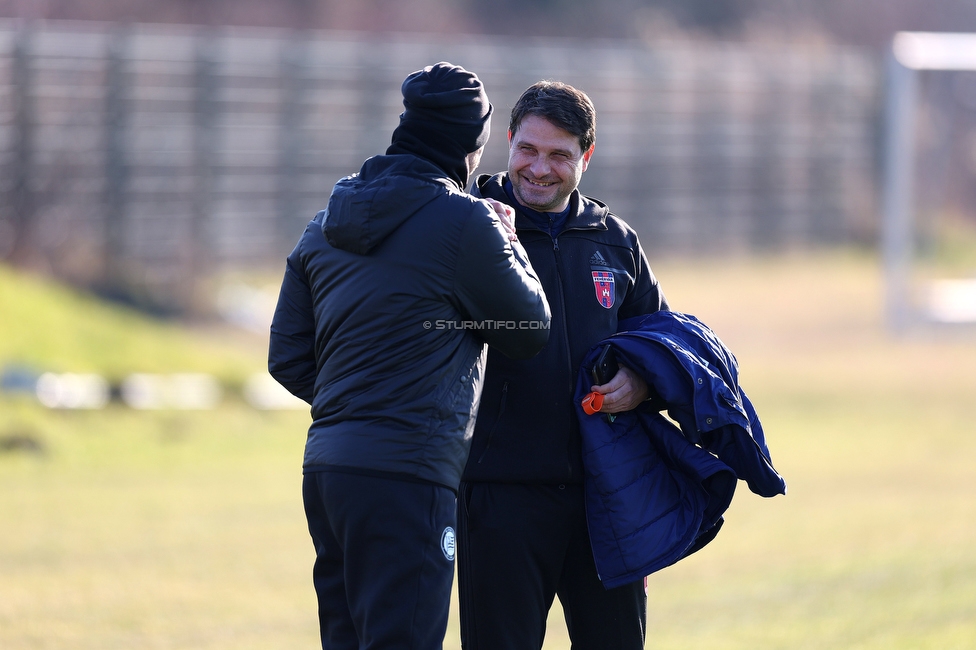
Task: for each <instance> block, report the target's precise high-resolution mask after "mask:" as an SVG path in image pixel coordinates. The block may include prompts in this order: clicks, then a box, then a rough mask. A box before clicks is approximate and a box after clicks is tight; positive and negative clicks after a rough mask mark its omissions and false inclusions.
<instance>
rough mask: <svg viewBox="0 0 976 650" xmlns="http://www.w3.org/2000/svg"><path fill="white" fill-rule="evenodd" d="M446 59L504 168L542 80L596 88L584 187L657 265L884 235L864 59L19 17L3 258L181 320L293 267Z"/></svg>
mask: <svg viewBox="0 0 976 650" xmlns="http://www.w3.org/2000/svg"><path fill="white" fill-rule="evenodd" d="M440 60H449V61H451V62H453V63H456V64H459V65H463V66H464V67H466V68H468V69H470V70H473V71H475V72H477V73H478V75H479V76H480V77H481V78H482V79H483V81H484V82H485V85H486V88H487V90H488V92H489V96H490V97H491V99H492V102H493V104H494V105H495V109H496V113H495V118H494V123H493V131H494V134H493V138H492V140H491V141H490V142H489V145H488V148H487V150H486V153H485V157H484V159H483V162H482V167H481V171H482V172H494V171H498V170H501V169H504V168H505V165H506V161H507V147H506V143H505V128H506V126H507V118H508V112H509V110H510V108H511V106H512V104H513V103H514V102H515V100H516V99H517V98H518V96H519V94H520V93H521V91H522V90H524V88H525V87H527V86H528V85H530V84H531V83H533V82H535V81H538V80H539V79H543V78H550V79H559V80H562V81H566V82H568V83H571V84H573V85H575V86H577V87H579V88H581V89H583V90H585V91H586V92H587V93H588V94H590V96H591V97H592V98H593V100H594V103H595V104H596V107H597V112H598V128H597V153H596V157H595V158H594V162H593V164H592V165H591V166H590V168H589V170H588V171H587V173H586V174H585V175H584V177H583V182H582V184H581V188H582V189H583V190H584V191H585V192H586V193H588V194H590V195H592V196H595V197H597V198H600V199H602V200H604V201H606V202H607V203H609V205H610V206H611V208H612V209H613V210H614V211H615V212H616V213H617V214H619V215H620V216H622V217H624V218H625V219H626V220H628V221H629V222H630V223H631V224H632V225H634V227H635V228H636V229H637V230H638V232H639V233H640V235H641V238H642V241H643V243H644V245H645V247H646V248H647V249H648V251H649V252H650V253H653V254H661V253H664V252H677V253H682V254H695V255H712V254H717V253H727V252H736V251H738V252H742V251H754V250H782V249H784V248H798V247H801V248H802V247H811V246H817V245H821V244H833V243H846V242H852V241H864V240H868V239H871V240H873V238H874V236H875V230H876V229H877V219H876V208H875V203H876V196H875V194H876V186H877V182H876V172H875V169H876V158H877V152H876V150H877V142H876V140H877V133H878V131H879V129H878V121H879V117H880V112H879V98H880V91H881V77H880V69H879V65H878V62H877V61H876V60H875V58H874V57H873V56H871V55H869V54H867V53H865V52H864V51H862V50H858V49H856V48H847V49H845V48H843V47H835V46H831V47H830V48H828V47H826V46H824V47H820V48H818V47H808V48H806V49H803V48H801V49H796V48H789V47H786V46H780V47H774V46H764V45H749V44H721V43H716V42H714V41H707V42H706V41H701V42H695V41H686V42H674V43H662V44H660V45H656V46H653V47H648V46H646V45H643V44H640V43H639V42H636V41H634V42H629V41H623V42H617V41H609V40H607V41H602V42H601V41H596V42H593V41H592V40H591V41H590V42H589V43H588V45H587V46H586V47H580V45H579V43H578V42H577V41H575V40H552V39H550V40H527V39H524V38H520V39H514V38H499V37H490V38H489V37H485V36H479V37H453V38H448V37H442V36H438V37H436V38H424V37H421V36H416V35H414V36H407V35H402V36H378V35H375V34H374V35H367V34H360V33H355V32H323V31H318V32H300V31H280V30H279V31H275V30H255V29H250V30H245V29H239V28H238V29H231V28H223V29H219V30H218V29H214V28H192V27H174V26H166V27H164V26H153V25H144V24H134V25H126V26H123V25H113V24H106V23H91V22H85V23H82V22H52V21H41V22H35V23H24V22H14V21H8V22H3V21H0V257H2V258H5V259H8V260H11V261H13V262H15V263H22V264H23V263H29V264H30V265H35V266H36V265H38V264H43V265H45V266H46V267H47V269H48V270H49V271H51V272H52V273H54V274H55V275H58V276H60V277H63V278H65V279H67V280H70V281H72V282H75V283H77V284H82V285H85V286H89V287H94V288H97V289H100V290H102V291H104V292H108V293H114V294H116V295H118V296H120V297H125V298H128V299H129V300H133V301H135V302H138V303H141V304H143V305H147V306H149V305H151V306H154V307H157V308H164V309H169V310H175V311H183V310H187V309H192V308H194V295H195V286H196V285H197V283H198V281H199V280H200V279H201V278H207V277H214V276H215V275H217V274H221V273H227V272H233V271H254V270H260V269H274V270H275V271H276V272H277V270H278V269H280V268H281V265H282V263H283V257H284V256H285V255H286V254H287V253H288V251H289V250H290V249H291V247H292V246H293V244H294V242H295V241H296V240H297V237H298V235H299V234H300V232H301V230H302V228H303V227H304V225H305V223H306V222H307V221H308V219H309V218H311V217H312V216H313V215H314V214H315V212H316V211H318V210H319V209H321V208H323V207H324V206H325V203H326V201H327V198H328V195H329V192H330V190H331V187H332V184H333V183H334V182H335V181H336V180H338V179H339V178H340V177H342V176H344V175H347V174H350V173H353V172H355V171H357V170H358V168H359V166H360V164H361V163H362V161H363V160H364V159H365V158H367V157H369V156H371V155H374V154H377V153H382V152H383V151H384V150H385V148H386V146H387V145H388V144H389V140H390V134H391V133H392V130H393V129H394V128H395V126H396V124H397V119H398V114H399V112H400V110H401V109H402V104H401V96H400V91H399V88H400V83H401V82H402V80H403V78H404V77H405V76H406V75H407V74H409V73H410V72H411V71H413V70H416V69H418V68H420V67H422V66H424V65H427V64H430V63H435V62H437V61H440Z"/></svg>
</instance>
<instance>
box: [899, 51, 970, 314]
mask: <svg viewBox="0 0 976 650" xmlns="http://www.w3.org/2000/svg"><path fill="white" fill-rule="evenodd" d="M923 70H937V71H976V34H958V33H936V32H899V33H897V34H895V36H894V39H893V40H892V47H891V51H890V52H889V56H888V62H887V97H886V106H885V109H886V121H887V123H886V133H885V144H886V151H885V158H884V160H885V163H884V196H883V209H884V214H883V223H882V254H883V257H884V267H885V268H884V275H885V303H886V304H885V306H886V311H887V318H888V323H889V325H890V326H891V327H893V328H894V329H895V330H898V331H902V330H905V329H907V328H908V327H909V326H910V325H913V324H919V323H920V322H921V323H976V278H973V279H946V280H934V281H932V283H931V285H930V286H929V287H927V291H926V292H925V296H924V298H925V299H924V301H923V302H924V306H923V307H922V308H921V309H920V308H919V307H918V306H917V305H916V301H914V300H913V298H912V296H913V294H914V284H913V278H912V266H913V261H914V255H915V230H916V224H915V186H914V181H915V157H916V152H915V144H916V120H917V117H918V116H917V114H916V113H917V111H916V108H917V105H918V101H919V98H918V93H919V89H918V84H919V82H918V76H919V72H920V71H923Z"/></svg>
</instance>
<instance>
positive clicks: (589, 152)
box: [583, 142, 596, 171]
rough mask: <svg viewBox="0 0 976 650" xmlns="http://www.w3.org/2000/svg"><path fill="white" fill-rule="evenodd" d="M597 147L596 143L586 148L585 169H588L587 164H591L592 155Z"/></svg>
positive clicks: (584, 155) (584, 156)
mask: <svg viewBox="0 0 976 650" xmlns="http://www.w3.org/2000/svg"><path fill="white" fill-rule="evenodd" d="M594 149H596V143H595V142H594V143H593V144H591V145H590V148H589V149H587V150H586V152H585V153H584V154H583V171H586V166H587V165H589V164H590V157H591V156H592V155H593V150H594Z"/></svg>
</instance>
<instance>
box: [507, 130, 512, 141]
mask: <svg viewBox="0 0 976 650" xmlns="http://www.w3.org/2000/svg"><path fill="white" fill-rule="evenodd" d="M508 144H512V130H511V129H509V130H508Z"/></svg>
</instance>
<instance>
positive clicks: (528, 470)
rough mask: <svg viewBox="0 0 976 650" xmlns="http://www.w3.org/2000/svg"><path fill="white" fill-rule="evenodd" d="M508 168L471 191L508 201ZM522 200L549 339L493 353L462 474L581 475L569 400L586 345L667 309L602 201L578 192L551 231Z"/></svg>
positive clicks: (501, 477) (629, 232) (632, 241)
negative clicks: (521, 351) (520, 351)
mask: <svg viewBox="0 0 976 650" xmlns="http://www.w3.org/2000/svg"><path fill="white" fill-rule="evenodd" d="M505 178H506V175H505V174H497V175H495V176H487V175H482V176H480V177H478V180H477V182H476V187H475V189H474V191H473V193H474V194H475V195H476V196H484V197H488V198H493V199H497V200H499V201H502V202H505V203H511V199H509V198H508V195H507V194H506V193H505V188H504V183H505ZM513 207H515V208H516V221H515V225H516V228H517V230H518V236H519V240H520V241H521V242H522V245H523V246H524V247H525V250H526V251H527V252H528V254H529V260H530V261H531V262H532V267H533V268H534V269H535V271H536V273H538V274H539V278H540V279H541V280H542V286H543V288H544V289H545V292H546V297H547V298H548V300H549V306H550V308H551V310H552V327H551V331H550V334H549V342H548V343H547V344H546V346H545V347H544V348H543V349H542V351H541V352H540V353H539V354H537V355H536V356H534V357H532V358H531V359H528V360H522V361H519V360H513V359H508V358H506V357H504V356H503V355H500V354H496V353H495V352H494V351H489V352H488V371H487V376H486V378H485V389H484V393H483V395H482V398H481V408H480V410H479V411H478V421H477V426H476V427H475V432H474V442H473V443H472V447H471V457H470V458H469V459H468V464H467V467H466V468H465V470H464V480H465V481H494V482H503V483H506V482H507V483H547V484H552V483H557V484H558V483H578V482H581V481H582V480H583V464H582V452H581V439H580V433H579V423H578V421H577V418H576V411H575V408H574V406H573V403H572V398H573V391H574V389H575V386H576V376H577V372H578V371H579V367H580V363H581V362H582V361H583V357H584V356H585V355H586V353H587V351H588V350H589V349H590V348H591V347H592V346H594V345H596V344H597V343H599V342H600V341H602V340H603V339H605V338H607V337H608V336H610V335H612V334H615V333H616V332H617V321H618V320H623V319H625V318H629V317H631V316H638V315H643V314H649V313H652V312H656V311H658V310H659V309H667V301H666V300H665V298H664V294H663V293H662V292H661V289H660V286H659V285H658V282H657V279H656V278H655V277H654V275H653V273H651V269H650V268H649V267H648V265H647V259H646V258H645V257H644V252H643V250H642V249H641V247H640V243H639V241H638V238H637V234H636V233H635V232H634V231H633V229H631V228H630V226H628V225H627V224H626V223H625V222H624V221H623V220H621V219H620V218H618V217H617V216H615V215H614V214H612V213H611V212H610V210H609V209H607V206H605V205H604V204H603V203H601V202H599V201H597V200H595V199H591V198H588V197H585V196H582V195H581V194H580V193H579V191H576V192H573V194H572V196H571V198H570V211H569V217H568V218H567V221H566V226H565V228H564V230H563V232H562V233H560V234H559V235H558V236H557V237H556V238H555V239H553V238H552V237H551V236H550V235H549V233H548V232H544V231H542V230H540V229H539V228H538V227H537V226H536V225H535V224H533V222H532V221H531V220H530V219H529V218H528V217H527V216H526V215H524V214H522V213H520V212H518V206H513Z"/></svg>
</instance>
